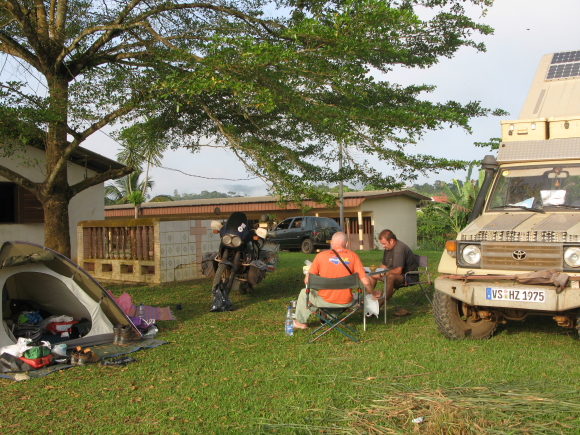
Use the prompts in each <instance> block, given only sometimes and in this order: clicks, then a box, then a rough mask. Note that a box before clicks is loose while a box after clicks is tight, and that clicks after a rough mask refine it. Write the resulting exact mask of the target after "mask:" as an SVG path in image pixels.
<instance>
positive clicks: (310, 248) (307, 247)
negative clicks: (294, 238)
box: [302, 239, 314, 254]
mask: <svg viewBox="0 0 580 435" xmlns="http://www.w3.org/2000/svg"><path fill="white" fill-rule="evenodd" d="M302 252H304V253H305V254H312V253H313V252H314V243H312V240H310V239H304V240H303V241H302Z"/></svg>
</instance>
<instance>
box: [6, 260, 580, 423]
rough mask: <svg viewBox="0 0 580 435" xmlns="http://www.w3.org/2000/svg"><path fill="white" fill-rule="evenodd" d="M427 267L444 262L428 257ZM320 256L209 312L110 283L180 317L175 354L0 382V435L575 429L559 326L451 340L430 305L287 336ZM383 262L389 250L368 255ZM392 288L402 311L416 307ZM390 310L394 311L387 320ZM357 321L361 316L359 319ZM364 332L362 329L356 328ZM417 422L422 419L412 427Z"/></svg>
mask: <svg viewBox="0 0 580 435" xmlns="http://www.w3.org/2000/svg"><path fill="white" fill-rule="evenodd" d="M422 254H427V255H429V258H430V264H431V267H432V269H433V270H436V266H437V262H438V261H439V257H440V253H435V252H427V253H422ZM313 257H314V255H305V254H301V253H294V252H283V253H282V255H281V260H280V266H279V268H278V270H277V271H276V272H275V273H273V274H271V275H270V276H268V277H267V279H266V280H265V281H263V282H262V283H261V284H260V285H259V287H258V288H257V289H256V291H255V292H254V293H253V294H251V295H245V296H240V295H238V294H232V301H233V303H234V306H235V308H236V310H235V311H233V312H228V313H210V312H209V308H210V304H211V282H210V280H200V281H196V282H189V283H182V284H175V285H165V286H161V287H118V286H117V287H114V286H111V287H109V288H110V289H111V290H113V292H114V293H115V294H116V295H117V296H118V295H120V294H121V292H122V291H127V292H128V293H130V294H131V295H132V296H133V300H134V301H135V302H144V303H145V304H148V305H156V306H166V305H170V306H172V307H175V305H176V304H178V303H181V304H182V306H183V310H182V311H175V314H176V315H177V317H178V319H179V320H178V321H177V322H160V324H159V326H160V334H159V336H158V338H159V339H161V340H166V341H168V342H169V344H166V345H164V346H160V347H158V348H154V349H150V350H145V351H140V352H137V353H134V354H132V356H133V357H135V358H136V359H137V360H138V362H137V363H134V364H130V365H128V366H126V367H101V366H98V365H95V366H90V367H75V368H71V369H68V370H63V371H60V372H58V373H55V374H52V375H49V376H46V377H44V378H40V379H33V380H30V381H27V382H13V381H9V380H5V379H2V380H0V383H1V385H2V388H3V391H4V394H3V395H2V396H1V397H0V404H1V405H2V406H3V408H4V411H3V413H2V417H1V418H0V432H1V433H3V434H7V433H19V434H20V433H21V434H36V433H43V434H44V433H56V434H61V433H62V434H73V433H74V434H113V433H117V434H149V433H150V434H173V433H176V434H190V433H191V434H260V433H265V434H266V433H267V434H270V433H277V434H294V433H295V434H313V433H327V434H367V433H368V434H392V433H400V434H405V433H420V434H460V433H464V434H472V433H473V434H482V433H500V434H508V433H509V434H520V433H521V434H524V433H530V434H536V433H554V434H556V433H557V434H560V433H578V432H579V430H580V420H579V415H580V400H579V399H580V395H579V394H578V388H579V387H580V364H579V363H578V360H579V358H578V355H579V354H580V343H578V339H577V337H576V335H577V334H576V331H575V330H566V329H563V328H560V327H558V326H557V325H556V323H555V322H554V321H553V320H552V319H551V318H543V317H538V318H528V320H527V321H526V322H523V323H517V322H512V323H509V324H508V325H507V326H505V327H501V328H499V329H498V332H497V333H496V335H495V336H494V337H493V338H492V339H491V340H486V341H449V340H447V339H446V338H444V337H443V336H442V335H441V334H440V333H439V332H438V330H437V327H436V325H435V322H434V320H433V316H432V313H431V307H430V306H429V305H427V304H425V305H422V306H420V307H418V309H416V310H415V312H414V313H413V314H412V315H409V316H407V317H403V318H395V317H393V316H392V315H390V316H389V320H388V323H387V324H386V325H385V324H383V323H382V321H380V320H378V319H373V320H371V321H370V324H369V325H368V329H367V331H366V333H363V339H362V342H361V343H354V342H352V341H349V340H348V339H346V338H345V337H343V336H342V335H341V334H337V333H332V334H329V336H327V337H324V338H323V339H322V340H321V341H319V342H318V343H315V344H308V343H307V338H306V336H307V331H297V332H296V334H295V335H294V337H287V336H285V334H284V315H285V310H286V306H287V305H288V303H289V301H290V300H292V299H296V297H297V295H298V292H299V290H300V288H301V287H302V282H303V275H302V265H303V262H304V260H306V259H312V258H313ZM361 257H362V259H363V262H364V263H365V264H373V263H374V264H380V259H381V252H380V251H370V252H361ZM416 297H417V293H416V292H415V291H413V290H406V291H405V292H398V293H397V295H396V298H397V299H398V301H399V303H403V304H404V303H405V302H406V301H412V300H414V299H416ZM393 311H394V310H393V309H390V310H389V314H392V312H393ZM361 322H362V317H361V316H355V317H354V320H353V323H355V324H359V323H361ZM361 327H362V325H361ZM420 417H423V422H422V423H413V422H412V420H413V419H415V418H420Z"/></svg>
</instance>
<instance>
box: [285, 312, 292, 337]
mask: <svg viewBox="0 0 580 435" xmlns="http://www.w3.org/2000/svg"><path fill="white" fill-rule="evenodd" d="M286 335H290V336H292V335H294V319H293V318H292V307H291V306H290V307H288V310H287V311H286Z"/></svg>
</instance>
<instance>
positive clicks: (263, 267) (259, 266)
mask: <svg viewBox="0 0 580 435" xmlns="http://www.w3.org/2000/svg"><path fill="white" fill-rule="evenodd" d="M266 272H268V265H267V264H266V263H264V262H263V261H261V260H256V261H252V263H251V264H250V270H249V271H248V282H249V283H250V284H251V285H252V287H255V286H257V285H258V284H259V283H260V281H262V280H263V279H264V277H265V276H266Z"/></svg>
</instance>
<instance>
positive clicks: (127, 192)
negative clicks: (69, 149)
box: [105, 123, 173, 219]
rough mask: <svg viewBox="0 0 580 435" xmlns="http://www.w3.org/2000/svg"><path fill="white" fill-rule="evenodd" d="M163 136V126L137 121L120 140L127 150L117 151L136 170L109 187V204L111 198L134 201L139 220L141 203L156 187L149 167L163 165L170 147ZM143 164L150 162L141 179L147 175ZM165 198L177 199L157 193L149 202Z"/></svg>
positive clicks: (112, 199)
mask: <svg viewBox="0 0 580 435" xmlns="http://www.w3.org/2000/svg"><path fill="white" fill-rule="evenodd" d="M161 137H162V135H161ZM161 137H160V136H159V129H158V128H156V126H155V125H149V124H148V123H143V124H135V125H133V126H130V127H127V128H125V129H124V130H123V131H122V132H121V133H120V135H119V140H120V141H121V143H122V145H123V149H122V150H121V151H120V152H119V154H117V159H118V160H119V161H120V162H121V163H124V164H126V165H130V166H133V167H134V168H136V169H135V171H134V172H133V173H132V174H130V175H128V176H126V177H124V178H122V179H121V180H119V181H118V182H116V183H113V184H112V185H109V186H106V187H105V205H108V204H107V198H108V199H109V201H112V202H114V203H116V204H120V203H121V204H127V203H131V204H133V205H134V206H135V219H137V218H138V217H139V209H140V208H141V204H143V203H144V202H145V201H147V200H148V199H149V195H147V190H150V189H152V188H153V181H152V180H151V179H150V178H149V169H151V167H152V166H160V165H161V158H162V157H163V151H165V149H166V148H167V145H166V144H165V143H164V142H163V140H161ZM143 163H145V164H146V169H145V180H143V181H141V182H139V178H140V176H141V175H142V174H143V169H142V167H143V166H142V165H143ZM119 201H122V202H119ZM163 201H173V199H172V198H171V197H170V196H168V195H157V196H155V197H154V198H151V199H149V202H163Z"/></svg>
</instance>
